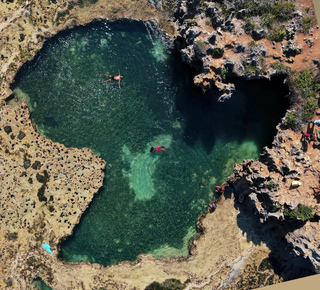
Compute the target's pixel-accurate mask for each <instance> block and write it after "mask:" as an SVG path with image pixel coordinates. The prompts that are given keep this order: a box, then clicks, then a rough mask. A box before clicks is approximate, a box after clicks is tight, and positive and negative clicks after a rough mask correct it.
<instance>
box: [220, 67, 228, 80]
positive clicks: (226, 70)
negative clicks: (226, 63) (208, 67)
mask: <svg viewBox="0 0 320 290" xmlns="http://www.w3.org/2000/svg"><path fill="white" fill-rule="evenodd" d="M228 72H229V69H228V68H227V67H224V68H223V69H222V70H221V74H220V75H221V78H222V79H223V80H225V79H226V77H227V74H228Z"/></svg>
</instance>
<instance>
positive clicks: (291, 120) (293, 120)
mask: <svg viewBox="0 0 320 290" xmlns="http://www.w3.org/2000/svg"><path fill="white" fill-rule="evenodd" d="M283 124H284V125H285V126H287V127H289V128H291V129H292V130H296V129H297V128H298V113H297V112H290V113H288V114H287V115H286V117H285V119H284V122H283Z"/></svg>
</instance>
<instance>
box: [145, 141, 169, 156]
mask: <svg viewBox="0 0 320 290" xmlns="http://www.w3.org/2000/svg"><path fill="white" fill-rule="evenodd" d="M149 144H150V146H151V148H150V153H155V154H156V153H157V151H166V149H168V148H167V147H165V146H157V147H156V148H154V147H153V146H152V144H151V143H149Z"/></svg>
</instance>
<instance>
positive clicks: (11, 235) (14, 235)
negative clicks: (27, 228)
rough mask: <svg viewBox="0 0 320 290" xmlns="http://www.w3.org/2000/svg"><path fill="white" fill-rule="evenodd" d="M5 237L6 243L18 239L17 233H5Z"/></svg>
mask: <svg viewBox="0 0 320 290" xmlns="http://www.w3.org/2000/svg"><path fill="white" fill-rule="evenodd" d="M5 237H6V239H7V240H8V241H15V240H17V238H18V233H17V232H13V233H7V234H6V235H5Z"/></svg>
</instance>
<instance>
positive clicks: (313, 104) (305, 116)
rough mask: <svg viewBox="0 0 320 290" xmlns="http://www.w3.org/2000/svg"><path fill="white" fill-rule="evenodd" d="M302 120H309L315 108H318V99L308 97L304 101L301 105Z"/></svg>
mask: <svg viewBox="0 0 320 290" xmlns="http://www.w3.org/2000/svg"><path fill="white" fill-rule="evenodd" d="M302 108H303V109H302V120H303V121H305V122H306V121H309V120H310V119H311V118H312V116H313V114H314V112H315V110H316V109H317V108H318V100H317V99H309V100H306V101H305V102H304V104H303V105H302Z"/></svg>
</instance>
